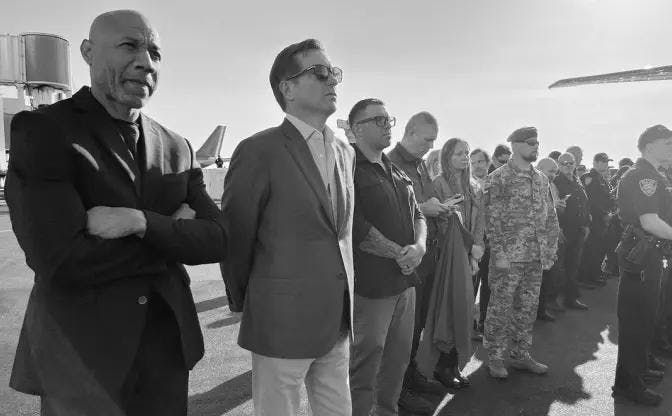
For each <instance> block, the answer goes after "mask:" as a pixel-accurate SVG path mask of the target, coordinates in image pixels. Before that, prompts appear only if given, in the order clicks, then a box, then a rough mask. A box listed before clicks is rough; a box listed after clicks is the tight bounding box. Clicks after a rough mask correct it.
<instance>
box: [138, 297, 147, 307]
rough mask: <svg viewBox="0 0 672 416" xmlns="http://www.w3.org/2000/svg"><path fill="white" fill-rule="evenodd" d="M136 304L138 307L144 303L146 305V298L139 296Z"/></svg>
mask: <svg viewBox="0 0 672 416" xmlns="http://www.w3.org/2000/svg"><path fill="white" fill-rule="evenodd" d="M138 303H139V304H140V305H144V304H146V303H147V296H140V297H139V298H138Z"/></svg>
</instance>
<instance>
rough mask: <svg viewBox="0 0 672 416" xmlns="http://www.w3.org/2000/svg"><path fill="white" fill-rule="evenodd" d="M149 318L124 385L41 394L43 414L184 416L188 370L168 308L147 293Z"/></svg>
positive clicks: (54, 415) (42, 415) (60, 415)
mask: <svg viewBox="0 0 672 416" xmlns="http://www.w3.org/2000/svg"><path fill="white" fill-rule="evenodd" d="M148 299H149V300H148V302H147V309H148V310H147V323H146V325H145V329H144V330H143V333H142V337H141V340H140V346H139V347H138V352H137V354H136V357H135V360H134V362H133V365H132V367H131V370H130V371H129V373H128V375H127V377H126V381H125V382H124V385H123V386H122V388H121V389H120V390H119V391H114V392H110V397H104V398H96V397H68V398H62V397H50V396H42V398H41V399H42V400H41V411H40V415H41V416H94V415H95V416H141V415H142V416H154V415H156V416H185V415H186V414H187V392H188V381H189V371H188V370H187V368H186V366H185V364H184V356H183V354H182V346H181V345H182V344H181V340H180V331H179V328H178V326H177V322H176V320H175V316H174V314H173V312H172V310H171V309H170V307H169V306H168V305H167V304H166V303H165V302H164V301H163V299H161V297H160V296H159V295H158V294H151V295H149V296H148Z"/></svg>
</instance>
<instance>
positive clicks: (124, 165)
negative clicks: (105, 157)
mask: <svg viewBox="0 0 672 416" xmlns="http://www.w3.org/2000/svg"><path fill="white" fill-rule="evenodd" d="M72 98H73V101H74V102H75V104H76V106H77V107H78V108H79V110H80V111H83V112H84V113H85V114H86V117H87V118H88V119H89V122H88V123H87V124H88V125H90V126H91V134H92V136H93V137H94V138H95V139H96V140H97V141H98V142H99V143H100V145H101V147H102V148H103V149H105V150H106V151H107V152H108V153H109V154H110V156H111V157H112V158H113V159H114V160H115V161H116V162H117V163H118V165H119V167H120V168H121V169H122V170H123V171H124V172H125V173H126V176H127V177H128V179H129V180H130V181H131V185H132V186H133V187H134V189H135V193H136V195H138V196H139V195H140V185H141V184H140V181H141V176H140V171H139V170H138V164H137V163H136V161H135V160H134V159H133V155H131V152H130V150H128V147H126V143H125V142H124V139H123V137H122V136H121V133H120V132H119V129H118V128H117V126H115V125H114V121H113V120H112V117H110V116H109V114H107V112H106V111H105V109H104V108H103V106H102V105H101V104H100V103H98V101H96V99H95V98H94V97H93V95H91V92H90V90H89V88H88V87H84V88H82V89H81V90H79V91H78V92H77V94H75V95H74V96H73V97H72Z"/></svg>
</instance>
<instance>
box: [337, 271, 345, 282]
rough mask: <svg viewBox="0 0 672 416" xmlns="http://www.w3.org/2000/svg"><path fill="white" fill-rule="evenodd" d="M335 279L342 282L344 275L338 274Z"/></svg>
mask: <svg viewBox="0 0 672 416" xmlns="http://www.w3.org/2000/svg"><path fill="white" fill-rule="evenodd" d="M336 278H337V279H339V280H344V279H345V273H343V272H340V273H338V274H337V275H336Z"/></svg>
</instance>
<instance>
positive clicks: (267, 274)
mask: <svg viewBox="0 0 672 416" xmlns="http://www.w3.org/2000/svg"><path fill="white" fill-rule="evenodd" d="M334 143H335V145H334V147H335V149H336V151H335V156H336V169H335V171H336V174H337V175H336V178H337V185H338V186H337V187H338V189H337V192H335V193H336V196H337V198H338V199H337V203H338V206H339V209H338V210H337V211H338V215H337V216H338V218H337V220H336V222H335V223H334V220H333V216H332V209H331V203H330V202H329V199H328V196H327V192H326V189H325V186H324V183H323V182H322V179H321V177H320V173H319V171H318V168H317V166H316V165H315V162H314V161H313V157H312V155H311V153H310V149H309V148H308V145H307V143H306V141H305V139H304V138H303V137H302V136H301V134H300V133H299V131H298V130H297V129H296V128H295V127H294V126H293V125H292V124H291V123H290V122H289V121H287V120H285V121H284V122H283V123H282V125H280V126H279V127H275V128H271V129H268V130H266V131H262V132H260V133H258V134H256V135H254V136H252V137H250V138H248V139H246V140H243V141H242V142H241V143H240V144H239V145H238V147H237V148H236V150H235V152H234V153H233V156H232V158H231V164H230V166H229V171H228V172H227V177H226V180H225V184H224V194H223V196H222V210H223V212H224V218H225V222H226V224H227V225H226V231H227V236H228V238H229V240H230V241H232V242H234V241H235V243H232V244H230V245H229V246H228V248H227V256H226V258H227V259H230V260H231V261H228V260H227V262H226V263H223V264H222V275H223V278H224V282H225V283H226V287H227V290H228V293H229V305H230V308H231V310H233V311H241V310H242V311H243V317H242V322H241V325H240V333H239V337H238V343H239V344H240V346H241V347H243V348H245V349H248V350H250V351H252V352H255V353H258V354H262V355H266V356H270V357H278V358H316V357H320V356H322V355H324V354H326V353H327V352H329V351H330V350H331V348H332V347H333V346H334V344H335V342H336V341H337V340H338V337H339V335H340V333H341V323H342V320H343V316H346V318H347V316H348V315H347V312H350V316H352V302H349V304H350V307H348V308H347V309H346V314H345V315H344V314H343V309H344V308H343V305H344V302H345V304H346V305H347V303H348V301H349V300H351V299H352V298H353V286H354V285H353V276H354V272H353V265H352V214H353V207H354V188H353V173H354V151H353V149H352V148H351V147H350V145H349V144H347V143H345V142H344V141H341V140H339V139H336V140H335V142H334ZM348 309H349V311H348Z"/></svg>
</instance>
